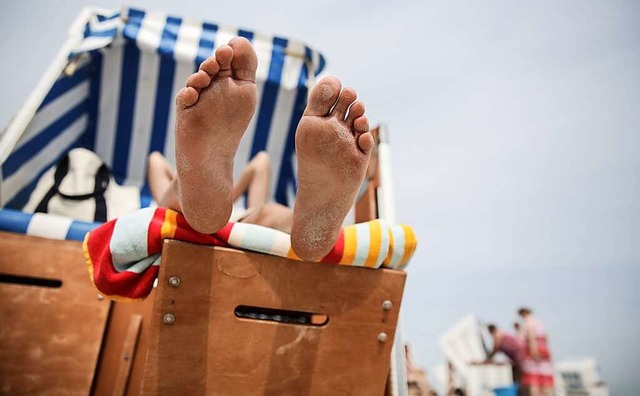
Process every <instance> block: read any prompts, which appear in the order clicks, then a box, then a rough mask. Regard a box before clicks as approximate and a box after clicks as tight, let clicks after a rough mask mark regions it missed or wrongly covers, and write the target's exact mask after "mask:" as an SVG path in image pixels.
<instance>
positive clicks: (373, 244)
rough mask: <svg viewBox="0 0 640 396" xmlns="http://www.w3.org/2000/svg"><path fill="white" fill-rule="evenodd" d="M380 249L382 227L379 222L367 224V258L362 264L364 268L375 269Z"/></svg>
mask: <svg viewBox="0 0 640 396" xmlns="http://www.w3.org/2000/svg"><path fill="white" fill-rule="evenodd" d="M381 249H382V226H381V224H380V220H375V221H370V222H369V256H368V257H367V260H366V261H365V262H364V266H365V267H369V268H376V267H377V266H378V257H380V250H381Z"/></svg>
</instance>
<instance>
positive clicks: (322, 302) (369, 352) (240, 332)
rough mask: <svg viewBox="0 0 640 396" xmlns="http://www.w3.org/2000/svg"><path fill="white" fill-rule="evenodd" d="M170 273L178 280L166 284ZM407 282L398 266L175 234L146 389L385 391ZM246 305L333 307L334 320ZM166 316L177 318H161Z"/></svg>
mask: <svg viewBox="0 0 640 396" xmlns="http://www.w3.org/2000/svg"><path fill="white" fill-rule="evenodd" d="M171 276H177V277H179V278H180V280H181V282H180V285H179V286H178V287H171V286H169V285H168V283H167V282H168V279H169V278H170V277H171ZM404 282H405V273H403V272H400V271H393V270H369V269H362V268H349V267H340V266H334V265H328V264H317V263H305V262H296V261H291V260H287V259H283V258H279V257H272V256H265V255H260V254H254V253H245V252H239V251H235V250H231V249H224V248H213V247H204V246H195V245H190V244H186V243H181V242H177V241H167V242H165V246H164V251H163V260H162V266H161V272H160V278H159V286H158V289H157V294H156V301H155V306H154V311H153V316H152V324H151V334H150V342H149V350H148V354H147V362H146V369H145V378H144V383H143V393H144V394H189V395H205V394H206V395H230V394H238V395H328V394H361V395H382V394H383V392H384V389H385V382H386V378H387V373H388V369H389V356H390V352H391V347H392V344H393V339H394V335H395V327H396V323H397V319H398V310H399V308H400V302H401V298H402V292H403V287H404ZM385 300H390V301H392V302H393V307H392V309H391V310H389V311H385V310H383V308H382V303H383V301H385ZM240 305H249V306H258V307H265V308H273V309H281V310H293V311H302V312H314V313H319V314H325V315H328V316H329V322H328V324H326V325H325V326H323V327H311V326H305V325H293V324H285V323H275V322H265V321H260V320H251V319H240V318H238V317H236V315H235V314H234V310H235V309H236V307H238V306H240ZM167 313H172V314H173V315H174V316H175V323H173V324H165V323H163V316H164V315H166V314H167ZM380 333H385V334H386V336H387V342H384V343H381V342H379V341H378V336H379V334H380Z"/></svg>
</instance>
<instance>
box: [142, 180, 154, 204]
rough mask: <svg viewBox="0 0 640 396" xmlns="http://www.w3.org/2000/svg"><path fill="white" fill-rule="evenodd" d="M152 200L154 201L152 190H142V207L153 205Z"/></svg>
mask: <svg viewBox="0 0 640 396" xmlns="http://www.w3.org/2000/svg"><path fill="white" fill-rule="evenodd" d="M145 187H146V185H145ZM151 201H153V197H152V196H151V193H150V192H145V191H142V192H141V193H140V207H141V208H148V207H149V205H151Z"/></svg>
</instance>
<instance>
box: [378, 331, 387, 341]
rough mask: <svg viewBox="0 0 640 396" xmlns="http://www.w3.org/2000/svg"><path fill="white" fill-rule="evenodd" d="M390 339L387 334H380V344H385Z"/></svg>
mask: <svg viewBox="0 0 640 396" xmlns="http://www.w3.org/2000/svg"><path fill="white" fill-rule="evenodd" d="M388 338H389V337H388V336H387V333H380V334H378V342H380V343H385V342H387V339H388Z"/></svg>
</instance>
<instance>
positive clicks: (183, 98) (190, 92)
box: [176, 87, 198, 109]
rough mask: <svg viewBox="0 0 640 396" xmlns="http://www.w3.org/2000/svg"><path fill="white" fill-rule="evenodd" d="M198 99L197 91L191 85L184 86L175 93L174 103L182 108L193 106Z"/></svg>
mask: <svg viewBox="0 0 640 396" xmlns="http://www.w3.org/2000/svg"><path fill="white" fill-rule="evenodd" d="M197 101H198V91H197V90H196V89H195V88H193V87H185V88H182V89H181V90H180V92H178V95H176V105H177V106H178V108H181V109H184V108H186V107H190V106H193V105H194V104H196V102H197Z"/></svg>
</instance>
